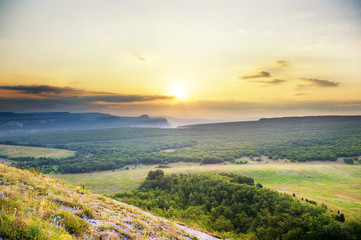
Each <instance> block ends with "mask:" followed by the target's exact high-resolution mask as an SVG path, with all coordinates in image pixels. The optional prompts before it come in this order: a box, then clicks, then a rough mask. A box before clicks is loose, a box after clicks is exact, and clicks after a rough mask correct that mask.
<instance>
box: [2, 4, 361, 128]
mask: <svg viewBox="0 0 361 240" xmlns="http://www.w3.org/2000/svg"><path fill="white" fill-rule="evenodd" d="M360 62H361V3H360V2H359V1H356V0H346V1H341V0H316V1H315V0H308V1H302V2H295V1H292V2H291V1H286V0H272V1H266V2H265V1H262V2H259V1H251V0H245V1H235V0H227V1H216V0H212V1H196V2H194V1H188V0H186V1H161V0H156V1H145V0H137V1H131V2H129V1H115V0H106V1H96V0H88V1H85V0H78V1H60V0H54V1H46V0H29V1H24V0H18V1H8V0H4V1H0V111H2V112H5V111H12V112H44V111H54V112H57V111H58V112H59V111H68V112H102V113H110V114H114V115H120V116H139V115H142V114H148V115H150V116H163V117H174V118H180V119H198V120H199V119H215V120H217V121H218V120H221V121H234V120H243V119H258V118H262V117H284V116H314V115H359V114H361V96H360V92H361V81H360V80H361V69H360Z"/></svg>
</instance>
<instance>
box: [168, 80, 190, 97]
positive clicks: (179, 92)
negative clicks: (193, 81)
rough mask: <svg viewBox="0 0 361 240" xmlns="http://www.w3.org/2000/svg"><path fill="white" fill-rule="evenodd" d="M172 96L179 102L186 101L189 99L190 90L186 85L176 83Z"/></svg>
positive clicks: (172, 89)
mask: <svg viewBox="0 0 361 240" xmlns="http://www.w3.org/2000/svg"><path fill="white" fill-rule="evenodd" d="M170 94H171V95H172V96H175V97H176V98H177V99H179V100H185V99H186V98H187V97H188V90H187V87H186V86H185V85H184V84H182V83H175V84H174V85H173V86H172V88H171V92H170Z"/></svg>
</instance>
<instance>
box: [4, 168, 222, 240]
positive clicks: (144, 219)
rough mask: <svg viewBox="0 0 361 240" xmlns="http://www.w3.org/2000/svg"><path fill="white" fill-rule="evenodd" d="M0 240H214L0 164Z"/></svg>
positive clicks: (42, 176)
mask: <svg viewBox="0 0 361 240" xmlns="http://www.w3.org/2000/svg"><path fill="white" fill-rule="evenodd" d="M0 238H3V239H216V238H214V237H212V236H210V235H207V234H205V233H203V232H199V231H196V230H193V229H190V228H187V227H184V226H180V225H178V224H175V223H172V222H170V221H167V220H165V219H162V218H158V217H156V216H154V215H152V214H149V213H147V212H145V211H142V210H140V209H138V208H136V207H134V206H131V205H127V204H124V203H121V202H118V201H115V200H112V199H109V198H106V197H104V196H101V195H96V194H93V193H91V192H90V191H87V190H84V189H82V188H80V187H73V186H71V185H70V184H68V183H66V182H64V181H61V180H55V179H52V178H50V177H48V176H46V175H43V174H39V173H37V172H35V171H29V170H19V169H17V168H13V167H10V166H8V165H6V164H0Z"/></svg>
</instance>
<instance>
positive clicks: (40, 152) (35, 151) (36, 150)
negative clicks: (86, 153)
mask: <svg viewBox="0 0 361 240" xmlns="http://www.w3.org/2000/svg"><path fill="white" fill-rule="evenodd" d="M74 153H75V152H74V151H69V150H63V149H55V148H43V147H25V146H13V145H2V144H0V154H1V155H7V156H9V157H34V158H39V157H48V158H66V157H71V156H74Z"/></svg>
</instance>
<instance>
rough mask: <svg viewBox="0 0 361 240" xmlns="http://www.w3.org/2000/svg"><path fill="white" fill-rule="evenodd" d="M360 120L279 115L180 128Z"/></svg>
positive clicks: (356, 120)
mask: <svg viewBox="0 0 361 240" xmlns="http://www.w3.org/2000/svg"><path fill="white" fill-rule="evenodd" d="M347 122H359V123H360V122H361V116H358V115H355V116H304V117H280V118H261V119H259V120H255V121H237V122H220V123H201V124H192V125H184V126H181V127H180V128H198V129H200V128H219V127H258V126H264V125H274V124H289V125H292V124H296V125H297V124H317V123H322V124H324V123H347Z"/></svg>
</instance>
